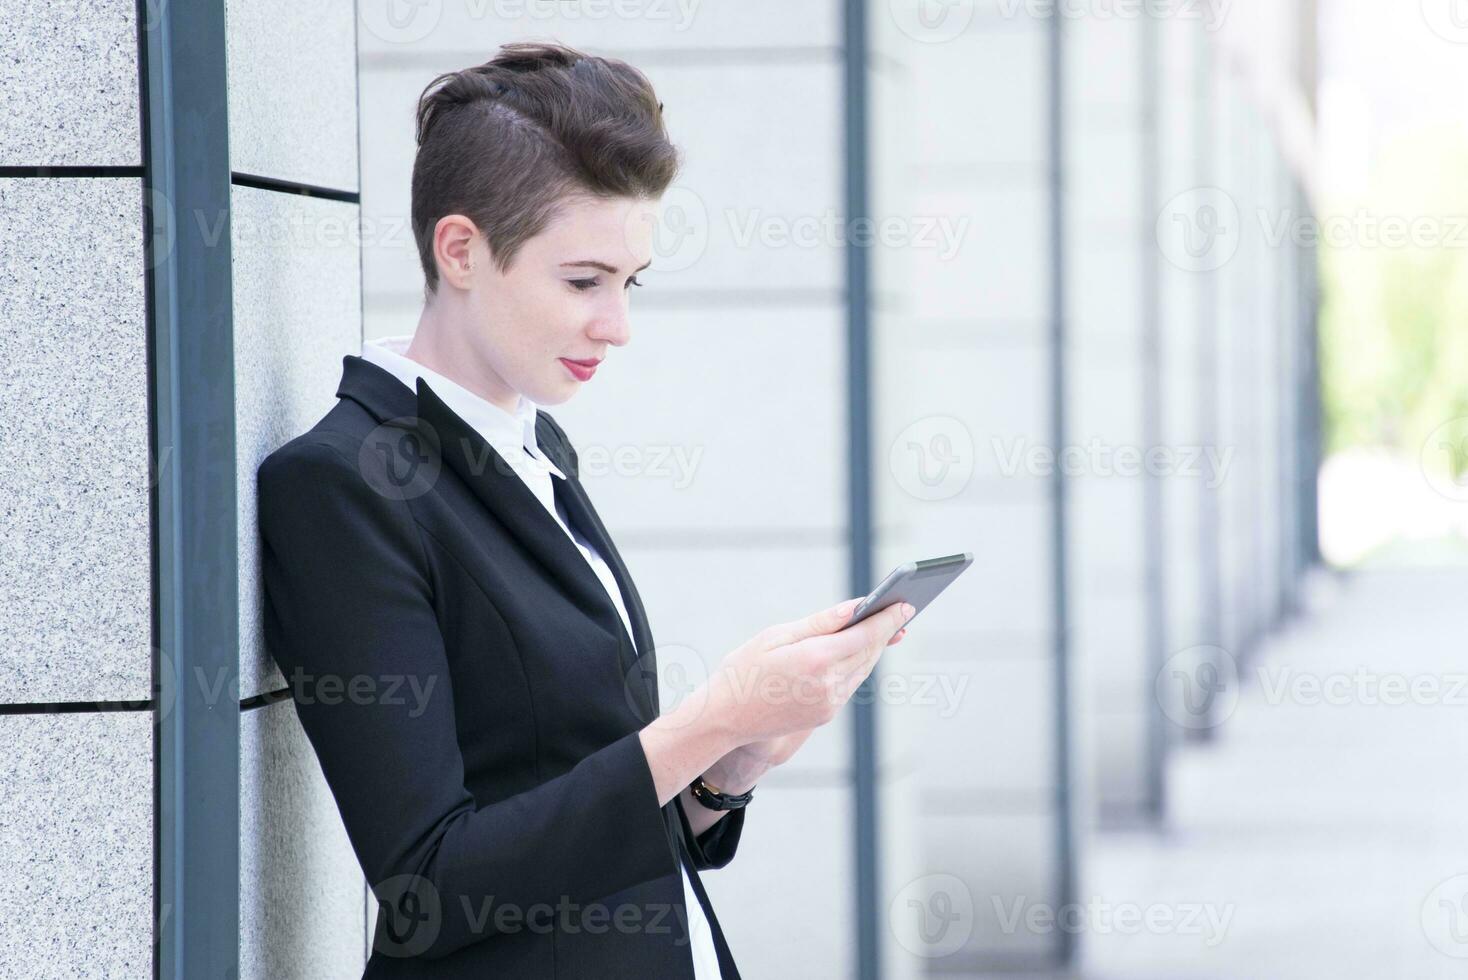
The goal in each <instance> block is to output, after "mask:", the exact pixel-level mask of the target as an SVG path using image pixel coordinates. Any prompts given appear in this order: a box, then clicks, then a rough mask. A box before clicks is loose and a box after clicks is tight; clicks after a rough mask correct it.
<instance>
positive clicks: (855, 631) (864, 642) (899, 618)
mask: <svg viewBox="0 0 1468 980" xmlns="http://www.w3.org/2000/svg"><path fill="white" fill-rule="evenodd" d="M915 611H916V610H914V609H913V607H912V606H911V605H909V604H908V603H905V602H894V603H892V605H890V606H887V607H885V608H884V609H882V610H881V611H880V612H877V613H874V614H872V615H871V616H868V617H867V618H866V619H863V620H862V621H861V622H859V623H857V624H856V625H855V626H853V627H851V628H850V630H848V631H843V632H842V633H841V635H840V636H839V637H837V638H834V640H835V642H839V643H841V644H842V650H843V652H842V653H839V654H838V655H837V657H838V663H840V664H841V665H842V668H841V669H842V670H850V669H851V668H852V667H853V666H854V664H855V663H859V662H860V661H861V660H862V659H864V658H866V657H867V656H873V655H878V654H880V653H881V651H882V650H883V648H885V647H886V646H887V644H888V641H890V640H891V639H892V637H893V635H894V634H896V633H897V632H898V631H899V630H901V629H902V626H903V624H904V623H906V622H907V621H908V620H909V619H911V618H912V617H913V613H914V612H915Z"/></svg>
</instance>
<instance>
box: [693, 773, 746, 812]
mask: <svg viewBox="0 0 1468 980" xmlns="http://www.w3.org/2000/svg"><path fill="white" fill-rule="evenodd" d="M688 789H689V792H691V793H692V794H693V798H694V799H695V800H697V801H698V802H700V803H702V804H703V805H704V806H706V807H708V808H709V809H710V810H737V809H739V808H740V807H742V806H744V805H745V804H746V803H748V802H749V801H750V800H752V799H754V787H753V786H751V787H749V789H748V790H747V791H746V792H743V793H738V794H734V793H720V792H719V790H718V788H717V787H715V786H711V785H709V784H708V783H707V782H705V781H704V778H703V776H699V777H698V778H697V779H695V780H694V781H693V782H692V783H690V784H689V785H688Z"/></svg>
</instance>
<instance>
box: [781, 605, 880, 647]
mask: <svg viewBox="0 0 1468 980" xmlns="http://www.w3.org/2000/svg"><path fill="white" fill-rule="evenodd" d="M864 598H865V596H857V597H856V598H854V599H847V600H845V601H844V602H838V603H837V604H836V605H834V606H827V607H826V608H825V609H821V610H818V611H817V612H813V613H811V614H810V615H809V616H804V617H802V618H800V619H797V620H793V621H791V622H789V623H779V624H777V625H775V626H771V627H770V628H769V632H768V633H767V634H766V636H767V638H768V639H769V641H770V645H771V646H785V645H786V644H790V643H799V642H800V641H801V640H805V639H809V638H810V637H812V636H820V635H822V634H826V633H835V632H836V631H837V630H839V629H841V628H842V627H843V626H845V625H846V621H847V620H849V619H850V618H851V614H852V613H853V612H855V611H856V607H857V606H858V605H860V604H861V600H862V599H864Z"/></svg>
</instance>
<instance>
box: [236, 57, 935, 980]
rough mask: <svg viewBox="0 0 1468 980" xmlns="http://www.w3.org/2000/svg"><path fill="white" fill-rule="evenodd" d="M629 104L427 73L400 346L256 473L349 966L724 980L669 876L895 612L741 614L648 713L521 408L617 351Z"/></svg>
mask: <svg viewBox="0 0 1468 980" xmlns="http://www.w3.org/2000/svg"><path fill="white" fill-rule="evenodd" d="M661 109H662V106H661V104H660V103H659V102H658V101H657V99H656V97H655V95H654V93H653V90H652V88H651V86H650V85H649V84H648V82H647V80H646V78H645V77H643V76H642V75H641V73H639V72H638V71H637V70H635V69H633V68H631V67H630V66H628V65H626V64H624V63H622V62H619V61H615V60H610V59H601V58H592V57H587V56H584V55H582V54H580V53H579V52H576V51H573V50H570V49H567V48H564V47H560V46H557V45H550V44H515V45H506V46H505V47H504V48H502V49H501V50H500V52H499V53H498V54H497V56H496V57H495V58H494V59H493V60H492V61H490V62H488V63H487V64H484V65H481V66H478V67H476V68H471V69H467V70H464V71H461V72H455V73H450V74H447V75H443V76H440V77H439V78H437V79H435V80H434V81H433V82H432V83H431V84H430V85H429V86H428V88H427V89H425V91H424V94H423V96H422V99H421V100H420V104H419V109H418V117H417V141H418V152H417V159H416V161H415V163H414V168H413V184H412V219H413V221H412V223H413V231H414V235H415V237H416V240H417V245H418V250H419V257H420V260H421V263H422V266H423V272H424V276H425V280H426V289H425V294H426V301H425V304H424V309H423V312H422V314H421V316H420V318H419V321H418V327H417V330H416V332H415V333H414V334H413V335H412V337H411V338H407V337H401V338H393V339H392V340H389V341H386V342H382V343H377V344H369V345H366V346H365V347H364V351H363V356H362V357H356V356H351V355H349V356H347V357H345V358H344V359H343V374H342V380H341V383H340V385H339V387H338V390H337V397H338V399H339V400H338V402H337V405H336V406H335V407H334V408H333V409H332V410H331V411H330V412H329V413H328V414H327V415H326V416H325V417H324V418H323V419H321V421H320V422H318V423H317V424H316V425H315V426H314V427H313V428H312V429H311V430H310V431H309V432H307V433H305V434H303V435H301V436H299V437H297V438H295V439H293V440H292V441H290V442H289V443H287V444H286V445H285V446H283V447H281V448H280V449H278V450H277V451H276V452H275V453H273V454H271V456H270V457H269V458H268V459H266V460H265V462H264V463H263V464H262V465H261V467H260V470H259V473H258V481H259V486H258V493H259V507H260V526H261V533H262V537H263V539H264V542H263V543H264V549H263V575H264V583H265V592H266V598H267V603H266V610H265V614H266V619H265V631H266V641H267V645H268V647H269V649H270V651H271V654H272V656H273V657H274V659H275V661H276V662H277V664H278V665H279V666H280V669H281V671H282V673H283V674H284V675H285V677H286V678H287V680H288V681H289V683H290V684H291V690H292V696H293V698H294V700H295V703H296V707H297V712H298V714H299V717H300V720H301V724H302V726H303V728H304V729H305V732H306V734H307V736H308V737H309V739H310V741H311V744H312V746H313V748H314V750H315V752H316V753H317V756H318V758H319V760H320V763H321V768H322V771H323V773H324V775H325V777H326V781H327V783H328V785H329V786H330V788H331V791H332V794H333V795H334V797H335V799H336V802H337V805H338V807H339V809H340V811H341V815H342V820H343V823H344V824H345V827H346V830H347V834H348V836H349V838H350V840H351V843H352V846H353V849H354V851H355V853H356V855H357V858H358V860H359V861H360V862H361V865H362V870H363V872H364V874H365V875H366V878H367V881H368V882H369V883H370V885H371V887H372V890H373V893H374V894H375V895H376V896H377V898H378V900H379V902H380V903H381V904H380V906H379V916H378V922H377V929H376V934H375V936H374V941H373V952H372V955H371V957H370V959H369V961H368V964H367V970H366V973H365V974H364V976H365V977H435V978H447V977H465V978H468V977H473V978H476V980H477V978H482V977H495V978H512V977H524V978H535V980H545V978H579V977H597V978H608V977H629V978H632V977H636V978H639V980H640V978H647V977H655V978H688V980H715V978H721V980H731V978H736V977H738V975H739V974H738V971H737V969H736V967H735V965H734V961H733V958H732V956H731V954H730V952H729V948H728V945H727V943H726V942H725V941H724V937H723V934H722V932H721V931H720V929H719V925H718V920H717V918H716V917H715V915H714V912H713V909H712V908H711V907H710V905H709V901H708V896H707V895H706V893H705V892H704V890H703V887H702V885H701V883H700V882H699V877H698V872H699V871H702V870H709V869H713V868H720V867H723V866H724V865H726V864H728V862H729V861H730V860H731V859H732V858H733V856H734V852H735V849H736V847H737V845H738V841H739V835H740V831H741V828H742V827H743V821H744V815H745V811H744V809H743V807H744V804H746V803H747V802H748V801H749V799H750V798H751V795H752V790H753V787H754V784H755V782H756V780H758V779H759V778H760V776H761V775H762V774H763V773H765V772H766V771H768V770H769V769H770V768H771V767H773V766H777V765H779V764H781V763H782V762H784V761H785V760H787V759H789V758H790V756H791V755H792V754H793V753H794V752H795V751H796V750H797V749H798V748H799V747H800V745H801V744H802V743H803V742H804V741H805V739H806V738H807V737H808V736H809V734H810V732H811V730H812V729H813V728H814V727H815V726H817V725H822V724H825V723H827V722H829V721H830V720H831V719H832V717H834V715H835V714H836V712H837V710H838V709H839V708H840V706H841V705H842V704H844V703H845V701H846V700H847V699H848V698H849V697H850V695H851V694H852V693H853V692H854V691H855V689H856V688H857V686H858V685H859V684H860V683H861V682H862V680H863V679H865V678H866V677H867V675H868V674H869V673H870V672H871V670H872V669H873V667H874V666H875V663H876V660H877V657H878V656H879V655H880V654H881V652H882V650H883V648H884V647H885V646H886V645H889V644H890V643H893V642H897V641H898V640H899V639H900V638H901V636H902V632H901V627H902V624H903V623H904V622H905V621H906V618H907V616H909V615H910V614H911V608H910V607H904V608H897V607H893V608H890V609H887V610H884V611H883V612H882V613H880V614H879V615H876V616H873V617H871V618H870V619H868V620H866V621H864V622H862V623H859V624H857V625H855V626H853V627H852V628H851V629H849V630H844V631H843V630H842V626H843V624H844V622H845V620H846V618H847V617H848V616H849V614H850V612H851V608H852V607H853V606H854V604H855V602H856V601H857V600H854V599H853V600H848V601H847V602H845V603H842V604H841V605H839V606H835V607H832V608H828V609H824V610H821V611H819V612H817V613H814V614H812V615H811V616H809V617H807V618H805V619H802V620H798V621H795V622H791V623H783V624H780V625H777V626H772V627H770V628H768V629H766V630H763V631H762V632H760V633H759V634H758V635H757V636H755V637H754V638H752V639H751V640H749V641H747V642H746V643H744V644H742V645H741V646H739V647H738V648H737V649H735V650H733V651H732V652H730V653H729V654H727V655H726V656H725V657H724V659H723V662H722V664H721V665H720V668H721V669H718V670H715V671H713V672H712V676H711V679H710V680H709V681H708V683H707V684H705V685H703V686H702V687H701V688H699V689H698V690H696V691H695V692H693V694H691V695H690V696H689V697H687V698H686V699H685V700H683V701H682V702H681V703H680V704H679V705H678V706H677V707H676V708H675V709H672V710H670V711H669V712H668V713H667V714H661V713H660V705H659V703H658V692H657V684H656V676H655V673H654V671H655V669H656V660H655V651H654V647H653V640H652V634H651V632H650V628H649V626H648V623H647V620H646V616H645V614H644V612H643V608H642V603H641V601H640V599H639V597H638V594H637V590H636V589H635V588H634V586H633V584H632V581H631V578H630V577H629V576H628V574H627V569H626V567H625V566H624V565H623V563H622V561H621V558H620V557H619V555H618V554H617V551H616V548H615V547H614V546H613V545H612V542H611V539H610V537H609V536H608V534H607V532H606V528H605V527H604V526H603V525H602V523H601V521H600V519H599V518H598V516H597V514H596V511H595V510H594V509H593V508H592V506H591V503H590V501H589V500H588V499H587V497H586V493H585V490H584V489H583V488H582V487H581V484H580V482H579V481H578V479H577V455H576V450H575V448H574V447H572V445H571V444H570V441H569V440H568V439H567V438H566V435H565V433H564V432H562V431H561V429H560V427H559V426H558V425H557V424H556V422H555V420H554V419H552V418H551V416H550V415H549V414H548V413H546V412H544V411H541V410H539V409H538V408H537V406H538V405H555V404H560V403H561V402H564V401H566V400H567V399H569V398H570V397H571V396H572V395H573V394H575V393H576V391H577V390H578V389H579V388H580V387H581V385H583V384H584V383H586V381H587V380H588V379H589V378H590V377H591V375H592V373H593V371H594V370H595V367H594V364H595V363H596V362H600V361H601V360H602V359H603V358H604V357H605V356H606V354H607V352H608V350H609V349H610V348H612V347H622V346H624V345H626V344H627V342H628V340H629V330H628V316H627V305H628V293H629V290H630V287H631V286H632V285H633V284H635V283H636V272H638V271H640V270H641V269H643V268H645V267H646V266H647V265H648V259H649V256H650V254H651V243H652V230H653V221H652V220H651V219H652V217H653V215H654V208H655V206H656V202H657V200H658V199H659V198H660V197H661V195H662V194H663V192H664V191H665V189H666V188H667V187H668V185H669V184H670V183H671V182H672V180H673V178H674V175H675V173H676V170H677V166H678V159H677V153H676V150H675V149H674V147H673V146H672V145H671V144H670V143H669V142H668V140H667V136H666V133H665V131H664V128H663V123H662V112H661ZM714 598H715V597H712V596H711V597H710V601H714Z"/></svg>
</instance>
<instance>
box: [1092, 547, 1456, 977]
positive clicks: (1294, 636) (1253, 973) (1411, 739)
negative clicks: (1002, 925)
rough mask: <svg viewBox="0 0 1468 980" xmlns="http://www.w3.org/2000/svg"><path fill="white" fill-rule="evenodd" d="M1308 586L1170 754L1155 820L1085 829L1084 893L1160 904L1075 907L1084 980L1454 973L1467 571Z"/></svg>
mask: <svg viewBox="0 0 1468 980" xmlns="http://www.w3.org/2000/svg"><path fill="white" fill-rule="evenodd" d="M1317 584H1318V585H1319V586H1320V587H1319V588H1315V589H1312V594H1313V595H1314V596H1315V598H1314V599H1312V611H1311V613H1310V614H1309V615H1307V616H1304V617H1302V618H1301V619H1299V620H1297V621H1296V622H1295V623H1294V624H1293V625H1291V626H1290V627H1288V628H1287V629H1285V630H1284V631H1282V632H1281V633H1279V634H1278V635H1277V636H1276V637H1275V638H1273V639H1272V640H1271V641H1270V642H1269V643H1268V644H1267V645H1266V646H1265V648H1263V649H1261V650H1260V651H1259V652H1258V654H1257V655H1256V656H1255V657H1254V659H1253V661H1252V662H1251V663H1249V664H1248V665H1246V667H1245V668H1244V670H1243V683H1242V684H1241V685H1240V692H1241V693H1240V699H1239V703H1238V707H1237V708H1236V710H1235V711H1234V712H1233V714H1232V715H1231V716H1230V717H1229V718H1228V719H1227V721H1226V722H1224V724H1223V725H1222V727H1221V728H1220V729H1219V733H1218V734H1219V737H1218V738H1217V739H1216V740H1215V741H1214V742H1213V743H1211V744H1206V745H1191V746H1184V747H1180V748H1179V749H1178V750H1177V751H1175V752H1174V754H1173V759H1172V762H1171V764H1170V769H1169V778H1170V780H1171V784H1172V791H1171V799H1172V806H1171V813H1170V815H1169V819H1168V822H1167V828H1166V829H1165V830H1164V831H1163V832H1161V833H1157V832H1137V833H1130V832H1128V833H1107V834H1105V835H1101V836H1099V837H1093V838H1092V839H1091V840H1090V842H1089V844H1090V846H1089V851H1088V854H1087V855H1086V858H1085V876H1084V879H1083V881H1082V887H1081V894H1082V895H1083V896H1094V897H1096V898H1097V899H1098V900H1099V901H1100V902H1101V903H1104V905H1103V906H1102V907H1103V908H1110V909H1120V908H1123V907H1136V908H1138V909H1141V910H1145V909H1146V908H1147V907H1148V906H1152V905H1157V906H1159V910H1154V912H1153V914H1154V915H1167V916H1170V917H1171V922H1170V924H1162V925H1159V926H1158V927H1157V928H1154V929H1152V930H1150V931H1149V930H1146V929H1143V930H1142V931H1141V932H1139V933H1136V934H1131V935H1128V934H1124V933H1123V932H1122V931H1121V930H1118V929H1110V928H1107V927H1104V926H1098V925H1096V923H1097V922H1098V921H1099V920H1097V919H1094V918H1093V919H1091V920H1089V921H1090V925H1088V926H1087V927H1086V930H1085V931H1084V932H1083V934H1082V936H1081V937H1080V938H1081V941H1082V946H1083V949H1084V953H1083V959H1082V964H1081V969H1080V970H1079V971H1078V973H1079V975H1080V976H1082V977H1084V978H1086V980H1154V978H1155V980H1164V978H1165V980H1183V978H1188V980H1192V978H1220V980H1224V978H1226V980H1237V978H1249V980H1252V978H1271V980H1272V978H1315V977H1319V978H1330V980H1339V978H1354V977H1369V978H1383V980H1397V978H1404V980H1434V978H1438V977H1443V978H1446V977H1453V978H1464V977H1468V683H1464V679H1465V678H1468V570H1464V569H1461V568H1459V569H1436V570H1406V569H1400V570H1398V569H1384V570H1378V571H1370V572H1362V573H1357V574H1355V575H1354V576H1352V577H1350V578H1343V579H1339V580H1328V581H1324V582H1321V583H1317ZM1414 685H1415V688H1414ZM1459 685H1462V687H1461V688H1460V687H1459ZM1398 688H1400V691H1399V690H1398ZM1414 689H1415V691H1416V692H1417V693H1416V695H1415V697H1414V696H1413V693H1412V692H1413V690H1414ZM1399 694H1400V696H1402V697H1405V699H1406V700H1407V702H1408V703H1405V704H1402V703H1396V704H1393V703H1387V702H1390V701H1392V700H1396V699H1398V696H1399ZM1457 875H1463V876H1464V877H1462V878H1457V879H1454V876H1457ZM1194 916H1196V917H1194ZM1210 916H1211V918H1210ZM1157 921H1159V922H1161V921H1162V920H1157ZM1185 922H1190V924H1191V928H1188V929H1185V928H1184V924H1185Z"/></svg>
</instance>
